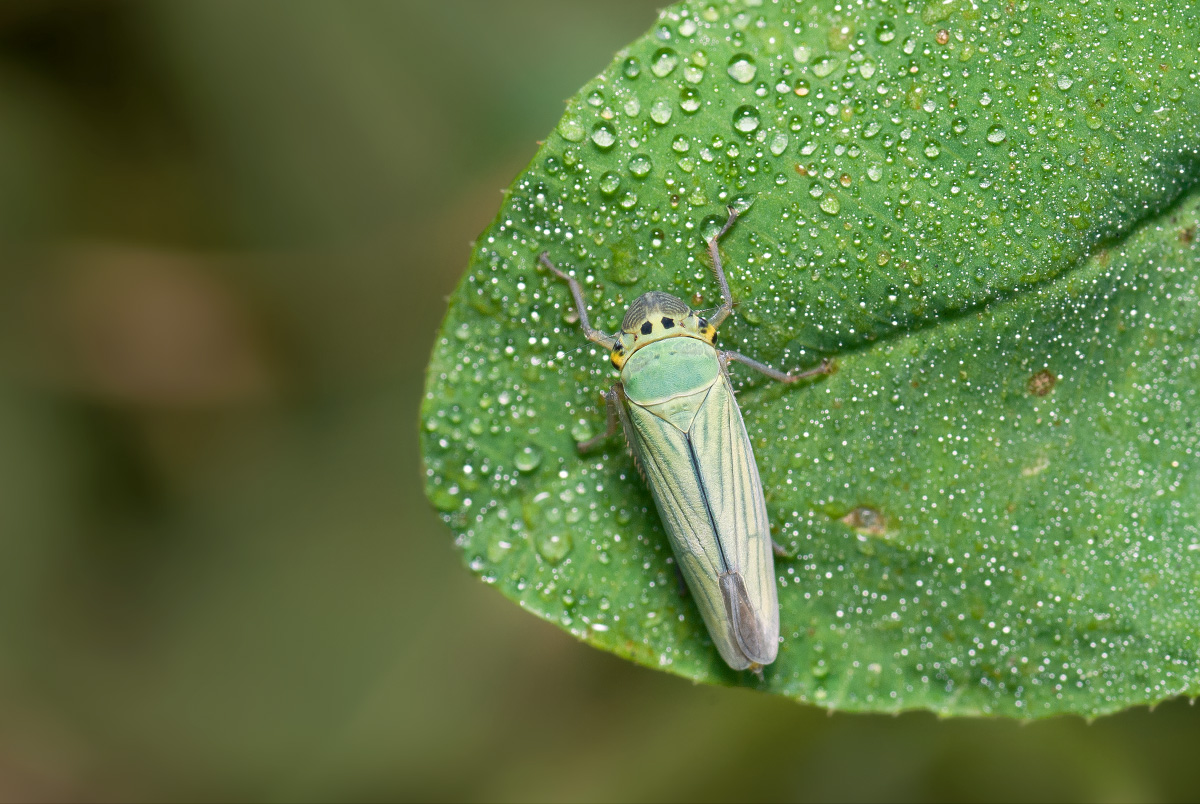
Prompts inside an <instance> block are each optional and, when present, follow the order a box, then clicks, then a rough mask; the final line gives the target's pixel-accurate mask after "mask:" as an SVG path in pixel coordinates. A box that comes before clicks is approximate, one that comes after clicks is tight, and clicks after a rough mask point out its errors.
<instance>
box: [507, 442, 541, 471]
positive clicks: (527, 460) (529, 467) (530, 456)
mask: <svg viewBox="0 0 1200 804" xmlns="http://www.w3.org/2000/svg"><path fill="white" fill-rule="evenodd" d="M541 462H542V453H541V450H539V449H538V448H537V447H534V446H526V447H522V448H521V449H520V450H518V451H517V457H516V458H515V459H514V460H513V463H514V464H515V465H516V467H517V468H518V469H520V470H521V471H522V472H532V471H533V470H534V469H537V468H538V465H539V464H540V463H541Z"/></svg>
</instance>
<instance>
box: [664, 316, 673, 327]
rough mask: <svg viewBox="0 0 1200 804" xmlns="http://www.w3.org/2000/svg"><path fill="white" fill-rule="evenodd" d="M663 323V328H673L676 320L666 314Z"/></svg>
mask: <svg viewBox="0 0 1200 804" xmlns="http://www.w3.org/2000/svg"><path fill="white" fill-rule="evenodd" d="M662 325H663V329H671V328H672V327H674V326H675V320H674V319H672V318H668V317H667V316H665V315H664V316H663V320H662Z"/></svg>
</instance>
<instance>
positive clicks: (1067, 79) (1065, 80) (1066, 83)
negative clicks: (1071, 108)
mask: <svg viewBox="0 0 1200 804" xmlns="http://www.w3.org/2000/svg"><path fill="white" fill-rule="evenodd" d="M1074 83H1075V81H1074V79H1072V78H1071V76H1069V75H1060V76H1059V77H1058V88H1059V89H1061V90H1062V91H1063V92H1066V91H1067V90H1068V89H1070V88H1071V85H1072V84H1074Z"/></svg>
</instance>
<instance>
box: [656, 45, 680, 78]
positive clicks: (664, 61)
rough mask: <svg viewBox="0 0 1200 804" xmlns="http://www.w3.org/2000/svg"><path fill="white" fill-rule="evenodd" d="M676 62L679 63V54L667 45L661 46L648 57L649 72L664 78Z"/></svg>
mask: <svg viewBox="0 0 1200 804" xmlns="http://www.w3.org/2000/svg"><path fill="white" fill-rule="evenodd" d="M677 64H679V54H678V53H676V52H675V51H674V50H672V49H671V48H669V47H661V48H659V49H658V50H656V51H654V56H652V57H651V59H650V72H652V73H654V74H655V75H657V76H658V77H659V78H665V77H666V76H668V75H670V74H671V71H672V70H674V69H675V65H677Z"/></svg>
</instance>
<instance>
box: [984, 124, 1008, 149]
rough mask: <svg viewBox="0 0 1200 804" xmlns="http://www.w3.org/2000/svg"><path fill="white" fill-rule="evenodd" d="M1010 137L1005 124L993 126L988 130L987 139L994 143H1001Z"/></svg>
mask: <svg viewBox="0 0 1200 804" xmlns="http://www.w3.org/2000/svg"><path fill="white" fill-rule="evenodd" d="M1007 137H1008V132H1007V131H1005V130H1004V126H992V127H991V128H989V129H988V132H987V141H988V142H990V143H991V144H992V145H999V144H1000V143H1002V142H1004V140H1005V138H1007Z"/></svg>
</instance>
